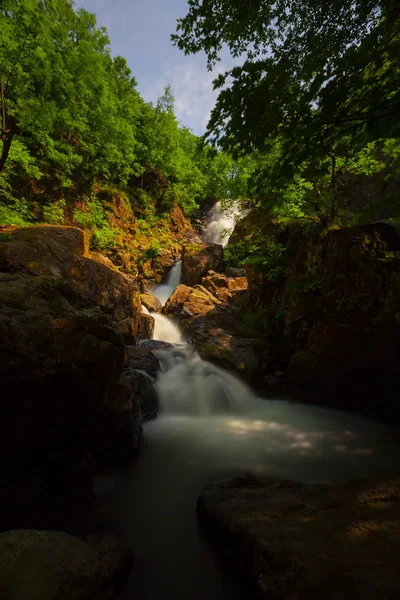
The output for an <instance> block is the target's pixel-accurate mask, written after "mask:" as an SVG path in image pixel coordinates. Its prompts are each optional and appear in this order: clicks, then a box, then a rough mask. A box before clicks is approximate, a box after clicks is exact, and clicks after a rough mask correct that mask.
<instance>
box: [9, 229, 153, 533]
mask: <svg viewBox="0 0 400 600" xmlns="http://www.w3.org/2000/svg"><path fill="white" fill-rule="evenodd" d="M140 311H141V301H140V294H139V291H138V290H137V289H136V284H135V281H134V280H133V278H131V277H128V276H125V275H123V274H122V273H121V272H120V271H119V270H118V269H117V268H116V267H114V266H113V264H112V263H111V262H110V261H109V260H107V259H106V258H104V257H102V256H101V255H98V254H91V253H90V252H89V251H88V244H87V237H86V234H84V232H83V231H81V230H79V229H75V228H69V227H56V226H37V227H30V228H22V229H19V228H15V227H8V228H6V229H2V230H1V232H0V378H1V383H2V388H1V389H2V391H1V402H0V424H1V425H0V427H1V432H0V435H1V440H2V447H3V448H5V450H6V458H5V460H3V471H2V478H1V484H0V487H1V496H2V508H3V510H2V512H1V517H0V530H5V529H9V528H13V527H28V528H30V527H38V528H41V527H45V528H48V529H57V528H61V529H64V530H66V531H72V532H75V531H80V530H81V529H82V528H83V529H85V528H89V529H90V527H91V524H90V518H91V517H90V515H92V516H93V514H94V513H95V512H96V507H95V504H96V503H95V500H94V497H93V494H92V491H91V482H92V479H93V476H94V474H95V472H96V470H97V469H98V466H99V465H100V466H102V465H119V464H122V463H124V462H126V461H127V460H129V459H130V458H131V457H132V456H133V454H134V453H135V452H136V451H137V448H138V445H139V442H140V436H141V416H140V398H139V397H138V395H137V394H136V393H135V391H134V389H133V388H132V385H131V380H130V373H129V372H127V370H126V365H127V362H126V361H127V351H126V344H134V343H135V342H136V341H138V340H139V339H141V338H147V337H149V336H151V331H152V327H153V318H152V317H151V316H150V315H142V314H140ZM128 366H129V365H128ZM85 514H86V517H84V516H83V515H85Z"/></svg>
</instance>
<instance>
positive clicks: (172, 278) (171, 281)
mask: <svg viewBox="0 0 400 600" xmlns="http://www.w3.org/2000/svg"><path fill="white" fill-rule="evenodd" d="M181 277H182V261H181V260H179V261H178V262H177V263H176V264H175V265H174V266H173V267H172V269H171V270H170V272H169V273H168V277H167V279H166V281H165V283H161V284H159V285H156V286H155V287H154V289H153V290H152V294H153V295H154V296H155V297H156V298H158V300H159V301H160V302H161V304H162V305H163V306H164V304H165V303H166V301H167V300H168V298H169V297H170V295H171V294H172V292H173V291H174V290H175V288H176V287H177V286H178V285H179V283H180V280H181ZM142 312H146V313H148V310H147V309H146V307H143V306H142ZM152 317H153V318H154V333H153V340H160V341H163V342H169V343H171V344H182V343H183V339H182V334H181V331H180V329H179V327H178V326H177V325H176V324H175V323H174V321H172V319H168V317H166V316H165V315H161V314H160V313H153V314H152Z"/></svg>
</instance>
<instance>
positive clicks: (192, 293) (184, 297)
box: [163, 284, 221, 330]
mask: <svg viewBox="0 0 400 600" xmlns="http://www.w3.org/2000/svg"><path fill="white" fill-rule="evenodd" d="M220 304H221V301H220V300H218V298H216V297H215V296H214V295H213V294H212V293H211V292H209V291H208V290H207V289H206V288H204V287H203V286H201V285H195V286H193V287H189V286H187V285H184V284H180V285H178V287H177V288H176V289H175V291H174V292H173V293H172V294H171V296H170V297H169V298H168V300H167V302H166V303H165V305H164V307H163V313H164V314H165V315H167V316H168V317H172V316H173V317H175V318H176V319H179V321H180V323H181V325H182V326H183V328H184V329H185V330H187V329H188V326H189V325H192V326H193V324H194V321H195V320H196V319H199V317H204V316H205V315H207V313H209V312H210V311H212V310H217V308H218V306H219V305H220Z"/></svg>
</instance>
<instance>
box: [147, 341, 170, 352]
mask: <svg viewBox="0 0 400 600" xmlns="http://www.w3.org/2000/svg"><path fill="white" fill-rule="evenodd" d="M173 347H174V345H173V344H170V343H169V342H162V341H161V340H142V341H141V342H139V348H143V349H144V350H165V349H166V348H173Z"/></svg>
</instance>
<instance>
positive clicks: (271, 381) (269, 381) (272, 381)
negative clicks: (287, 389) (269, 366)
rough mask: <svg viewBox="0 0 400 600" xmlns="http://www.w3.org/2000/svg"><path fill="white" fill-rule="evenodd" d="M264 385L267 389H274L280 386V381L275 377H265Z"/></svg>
mask: <svg viewBox="0 0 400 600" xmlns="http://www.w3.org/2000/svg"><path fill="white" fill-rule="evenodd" d="M264 383H265V385H266V386H267V387H270V388H274V387H276V386H278V385H279V384H280V381H279V379H278V378H277V377H274V376H273V375H266V377H265V378H264Z"/></svg>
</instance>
